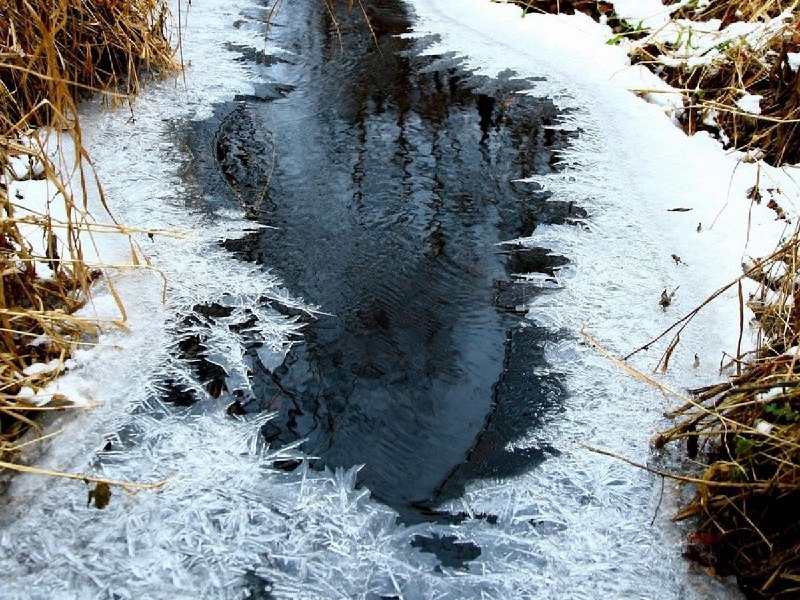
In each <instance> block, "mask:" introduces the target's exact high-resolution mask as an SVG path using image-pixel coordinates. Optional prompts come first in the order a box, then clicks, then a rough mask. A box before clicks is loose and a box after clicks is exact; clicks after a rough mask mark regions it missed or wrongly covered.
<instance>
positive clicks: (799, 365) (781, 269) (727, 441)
mask: <svg viewBox="0 0 800 600" xmlns="http://www.w3.org/2000/svg"><path fill="white" fill-rule="evenodd" d="M751 273H752V277H753V278H754V279H756V280H757V281H758V282H759V291H758V293H757V294H756V295H755V296H754V297H753V298H751V299H750V301H749V305H750V307H751V308H752V309H753V311H754V312H755V313H756V315H757V316H758V318H759V322H760V336H761V337H760V343H759V344H758V350H757V351H754V352H751V353H747V354H744V355H742V356H739V357H737V358H736V361H737V363H738V366H739V374H738V375H737V376H736V377H733V378H731V379H729V380H727V381H724V382H721V383H719V384H717V385H713V386H709V387H706V388H703V389H698V390H693V391H692V393H693V395H694V399H693V400H692V401H690V402H688V403H687V404H686V405H684V406H683V407H681V408H680V409H678V410H677V411H675V412H674V413H673V415H672V416H673V417H675V418H676V419H677V424H676V425H675V426H674V427H672V428H671V429H669V430H668V431H665V432H663V433H662V434H661V435H659V437H658V438H657V439H656V442H655V443H656V446H658V447H661V446H664V445H665V444H668V443H671V442H680V443H682V444H685V448H686V451H687V453H688V455H689V457H690V458H692V459H695V458H697V459H700V463H699V464H701V465H703V466H702V467H701V472H702V475H701V476H700V478H699V479H700V481H698V483H697V484H696V487H697V493H696V495H695V497H694V499H693V500H692V501H691V502H690V503H689V504H688V505H687V506H685V507H684V508H683V509H682V510H681V511H680V513H679V514H678V515H677V517H676V518H677V519H687V518H697V519H698V523H699V526H698V529H697V532H696V533H695V534H694V535H693V536H692V537H691V539H690V545H689V547H688V554H689V555H690V556H691V557H692V558H695V559H697V560H700V561H701V562H703V563H705V564H707V565H709V566H711V567H713V568H714V569H715V570H716V571H717V572H718V573H721V574H733V575H736V576H737V577H738V579H739V581H740V583H741V584H742V586H743V587H744V588H745V590H747V591H748V592H749V593H750V595H751V596H752V597H768V598H796V597H798V595H800V513H798V510H797V509H798V507H800V350H799V348H800V346H799V345H800V234H799V233H798V232H795V234H794V236H793V237H792V238H791V239H790V240H789V241H788V242H786V243H785V244H784V245H783V246H782V247H781V248H780V250H779V251H778V252H777V253H775V254H773V255H772V256H771V257H770V258H769V260H767V261H765V262H763V263H761V264H759V265H757V267H756V268H755V269H754V270H753V271H752V272H751Z"/></svg>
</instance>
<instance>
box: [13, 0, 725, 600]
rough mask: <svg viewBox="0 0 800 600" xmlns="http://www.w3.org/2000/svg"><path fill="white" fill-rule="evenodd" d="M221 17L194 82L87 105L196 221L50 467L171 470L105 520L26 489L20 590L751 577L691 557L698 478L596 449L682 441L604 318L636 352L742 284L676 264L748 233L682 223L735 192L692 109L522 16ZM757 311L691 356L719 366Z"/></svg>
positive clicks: (109, 355)
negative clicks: (688, 541) (705, 173)
mask: <svg viewBox="0 0 800 600" xmlns="http://www.w3.org/2000/svg"><path fill="white" fill-rule="evenodd" d="M218 4H219V3H215V2H210V0H205V1H200V2H197V1H195V2H194V3H193V6H192V7H191V8H190V11H189V14H188V29H187V30H186V31H185V40H184V49H183V51H184V56H185V60H186V61H187V63H188V64H190V67H189V69H188V71H187V77H186V86H185V87H184V85H183V83H182V82H181V81H178V82H174V81H169V82H164V83H160V84H158V85H153V86H151V88H150V89H149V90H148V91H147V92H146V93H145V94H144V95H143V96H142V97H141V98H140V99H139V100H137V102H136V103H135V104H134V106H133V116H134V117H135V119H129V118H128V117H129V116H130V115H126V114H120V113H119V112H110V111H107V110H105V109H103V108H101V107H99V106H87V109H86V113H85V119H84V123H83V128H84V130H85V131H86V137H87V138H88V139H87V145H88V147H89V148H90V150H91V154H92V156H93V157H94V159H95V161H96V163H97V166H98V170H99V172H100V174H101V177H102V179H103V181H104V182H105V185H106V191H107V193H108V195H109V197H110V198H111V200H112V202H113V211H114V213H115V216H116V217H117V218H118V219H119V220H120V221H121V222H123V223H130V224H135V225H137V226H142V227H147V226H150V227H157V228H167V229H174V230H178V231H182V232H184V233H185V234H186V236H185V237H183V238H175V239H173V238H168V237H163V238H160V237H156V239H155V240H152V241H151V240H149V239H148V238H147V237H145V236H143V238H142V239H141V240H140V243H141V245H142V247H143V248H145V250H146V251H147V252H148V253H149V254H150V256H151V257H152V260H153V262H154V264H156V265H158V266H159V267H160V268H161V269H163V271H164V273H165V275H166V278H167V281H168V282H169V284H168V285H169V289H168V294H167V303H166V305H164V304H162V303H161V288H160V285H161V279H160V277H159V275H158V274H157V273H153V272H150V271H146V270H136V271H121V272H120V273H119V282H120V283H119V289H120V292H121V293H122V294H123V296H124V298H125V302H126V307H127V308H128V311H129V325H130V328H131V332H130V333H122V332H117V331H109V332H108V333H107V334H106V335H104V337H103V339H102V340H101V341H102V343H103V345H102V346H101V347H100V348H99V349H93V350H86V351H82V352H81V353H80V354H79V355H78V356H77V357H76V365H75V367H76V368H75V369H73V370H72V371H71V372H70V373H69V374H68V375H67V376H65V377H64V379H63V380H62V381H61V382H60V383H59V385H60V386H61V388H62V390H63V391H64V392H66V393H69V394H72V395H73V396H76V397H82V398H84V399H86V400H92V401H98V402H100V403H102V404H101V406H100V407H99V408H94V409H92V410H87V411H85V412H83V413H81V414H80V415H78V416H74V417H71V418H70V419H68V420H67V419H65V420H64V422H63V423H59V425H62V426H63V427H64V432H63V433H62V434H61V435H60V436H58V437H57V438H55V440H54V441H53V442H52V443H51V444H50V446H49V447H48V448H47V449H46V450H43V451H42V455H41V457H40V464H42V465H43V466H49V467H53V468H59V469H65V470H69V471H74V472H84V473H98V474H101V475H102V476H104V477H108V478H111V479H118V480H131V481H133V480H135V481H155V480H160V479H162V478H171V479H170V481H169V483H168V484H167V485H166V486H165V487H164V488H163V489H162V490H160V491H157V492H149V491H143V492H139V493H137V494H135V495H126V494H124V493H123V492H120V491H115V493H114V495H113V496H112V498H111V503H110V504H109V506H108V507H107V508H105V509H103V510H97V509H96V508H93V507H87V503H86V499H87V498H86V488H85V486H83V485H82V484H80V483H76V482H68V481H62V480H50V479H46V480H45V479H42V478H38V477H34V476H19V477H18V478H16V480H15V481H14V483H13V485H12V486H11V488H10V490H9V493H8V494H6V496H5V497H4V502H5V504H6V506H5V508H4V510H3V512H2V514H0V569H2V573H3V582H2V589H3V592H2V595H3V598H62V597H63V598H91V597H97V598H145V597H146V598H162V597H163V598H168V597H169V598H189V597H191V598H246V597H250V598H272V597H276V598H407V599H415V598H420V599H423V598H454V599H456V598H484V597H486V598H498V599H504V598H559V599H560V598H676V599H678V598H708V597H720V598H734V597H737V592H736V591H735V590H733V589H732V588H731V587H730V586H724V585H723V584H720V583H719V582H716V581H714V580H711V579H709V578H707V577H706V576H705V575H704V574H703V573H700V572H695V570H693V569H692V568H691V567H690V566H689V565H687V564H686V563H685V562H684V561H683V559H682V558H681V544H680V540H681V536H682V534H683V531H682V530H681V529H680V528H679V527H678V526H676V525H674V524H672V523H671V522H670V521H669V518H668V517H669V512H670V510H671V509H672V507H673V503H674V497H675V494H676V492H675V489H674V487H673V485H671V484H670V483H667V484H666V485H662V482H661V481H660V480H659V479H657V478H656V477H653V476H651V475H649V474H648V473H646V472H644V471H641V470H638V469H635V468H633V467H630V466H628V465H626V464H624V463H622V462H619V461H614V460H611V459H608V458H605V457H602V456H599V455H596V454H593V453H591V452H589V451H588V450H586V449H585V447H584V446H582V443H586V444H590V445H593V446H598V447H602V448H604V449H607V450H610V451H612V452H616V453H619V454H623V455H625V456H627V457H629V458H631V459H634V460H636V461H639V462H642V463H647V462H649V461H652V460H654V457H653V456H652V455H651V452H650V450H649V445H648V442H649V439H650V437H651V435H652V433H653V431H654V430H655V429H656V428H657V427H658V426H659V425H660V424H662V423H663V421H662V416H661V415H662V413H663V412H664V410H665V408H667V406H668V405H667V403H666V401H665V399H664V398H663V397H662V396H661V395H660V394H658V393H657V392H655V391H654V390H652V389H650V388H648V387H645V386H643V385H642V384H641V383H639V382H638V381H636V380H634V379H632V378H629V377H628V376H627V375H625V374H624V373H623V372H621V371H620V370H619V369H618V368H617V367H616V366H615V365H613V364H611V363H610V362H609V361H607V360H606V359H604V358H602V357H601V356H599V355H598V354H597V353H596V352H595V351H594V350H591V349H590V348H588V347H587V346H585V345H584V344H583V343H582V342H581V337H580V335H579V334H578V331H579V330H580V328H581V326H584V325H585V326H586V327H587V328H588V329H589V330H590V331H591V332H592V333H593V334H595V335H597V336H598V337H599V338H601V339H602V340H603V341H604V343H605V344H607V345H608V346H609V347H610V348H611V349H612V350H614V351H616V352H619V353H624V352H625V351H628V350H631V349H633V348H634V347H636V346H637V345H638V344H640V343H643V342H645V341H647V339H648V337H649V334H651V333H656V332H658V331H660V330H661V329H662V328H664V327H665V326H666V325H668V324H670V323H671V322H672V321H674V320H675V318H676V317H677V316H680V315H681V314H683V313H684V312H686V310H688V309H690V308H692V307H693V306H695V305H696V304H697V303H698V302H699V301H700V300H702V299H703V298H704V297H705V296H706V295H707V294H708V293H709V292H710V291H713V289H715V288H716V287H718V285H719V284H721V283H723V282H725V281H727V279H729V278H730V275H731V273H729V272H728V273H726V272H725V270H724V269H720V271H719V272H714V273H706V272H697V271H692V270H691V269H689V268H688V267H686V265H684V264H681V263H678V262H676V261H674V260H673V259H672V257H671V255H672V254H680V255H681V256H691V255H692V253H702V252H707V253H713V252H721V251H720V250H717V249H715V247H714V245H713V244H712V243H711V242H707V241H706V239H705V238H703V237H702V236H699V235H697V234H696V233H695V229H696V226H697V223H698V221H699V222H710V220H711V218H713V213H711V214H705V213H702V212H701V211H697V212H696V213H693V214H692V215H691V216H689V217H686V216H684V214H683V213H672V212H668V210H667V209H668V208H672V207H674V206H681V205H683V204H685V203H687V202H690V196H691V195H692V194H696V193H702V192H703V191H704V188H703V186H704V185H707V186H708V190H711V189H712V188H713V186H714V185H716V184H717V183H718V182H716V181H711V180H709V179H704V178H703V177H702V173H700V172H699V171H698V170H697V169H696V168H695V166H694V165H693V164H692V163H691V162H690V161H689V159H688V157H687V156H686V154H685V153H684V152H681V150H680V149H679V147H678V144H679V142H680V140H682V135H681V134H680V133H679V132H678V131H677V129H674V128H672V127H671V126H670V125H669V124H668V123H661V124H660V126H659V127H655V128H653V127H652V126H651V125H652V122H653V120H657V119H658V118H659V116H660V115H659V109H658V108H657V107H654V106H652V105H647V104H645V103H644V102H642V101H641V100H638V99H637V98H635V97H634V96H633V95H632V94H629V93H628V92H625V91H621V90H618V89H616V88H615V87H612V86H610V85H608V81H607V80H608V77H607V74H604V72H603V71H602V69H600V68H596V67H597V65H595V64H594V63H593V61H594V60H597V61H598V65H599V64H600V62H601V58H602V57H598V56H594V55H593V54H592V53H591V51H590V50H588V49H587V48H582V47H580V46H579V45H576V46H575V47H571V46H570V45H569V43H568V42H567V39H566V38H565V37H564V35H563V32H562V31H560V30H559V27H562V26H563V23H561V22H560V21H555V20H554V21H543V22H542V23H539V22H538V21H537V23H539V24H538V25H537V24H536V23H533V24H530V25H529V24H528V23H527V20H526V22H525V24H524V27H523V25H522V24H521V23H518V22H517V21H519V16H518V12H514V13H513V14H512V13H511V12H510V11H515V10H516V9H513V8H512V7H508V6H499V5H492V4H490V3H488V2H486V3H477V2H476V3H472V2H469V3H465V2H455V1H452V2H451V1H449V0H441V1H438V2H437V1H435V0H415V1H413V2H408V3H401V2H393V1H390V0H382V1H376V2H372V3H371V4H370V6H371V8H370V11H371V16H372V22H373V27H374V33H375V35H376V41H377V43H378V47H379V48H380V52H379V51H377V49H376V45H375V41H373V39H372V32H370V31H369V30H368V29H367V28H366V27H364V25H363V22H362V20H361V19H360V16H359V15H358V13H353V14H351V15H349V16H348V15H346V14H345V13H344V12H343V13H342V15H341V16H340V20H339V24H338V31H337V28H336V27H335V26H334V25H333V24H332V22H331V21H330V16H329V15H328V13H327V12H326V11H325V9H324V6H323V5H322V4H321V3H319V2H314V1H310V0H309V1H302V2H294V3H287V4H286V5H284V6H281V8H280V11H278V13H277V16H276V17H275V18H274V21H273V23H272V25H271V29H270V30H269V33H268V38H267V41H265V40H264V23H265V20H266V19H267V15H268V9H267V8H265V7H264V6H262V5H260V4H258V3H257V2H249V1H247V0H232V1H230V2H226V3H224V5H218ZM467 5H469V6H471V7H474V8H475V9H476V10H478V9H480V17H479V18H476V17H475V15H472V14H470V10H469V8H467ZM484 13H485V15H484ZM495 18H496V19H497V21H496V22H495V21H494V20H493V19H495ZM571 23H572V25H571V26H573V27H574V26H578V25H579V24H582V23H583V21H579V20H576V21H573V22H571ZM586 26H587V27H588V26H589V25H588V24H586ZM339 35H341V42H340V41H339V38H338V36H339ZM611 51H612V50H609V52H611ZM698 143H701V142H698ZM134 159H135V160H134ZM666 166H669V169H667V168H666ZM676 179H679V180H685V181H690V182H693V183H692V185H691V186H690V185H687V186H686V187H681V186H676V185H674V182H675V180H676ZM522 180H524V181H522ZM708 193H709V194H710V193H712V192H711V191H708ZM722 222H723V223H724V217H723V220H722ZM109 244H110V245H109V250H108V253H109V254H108V255H107V259H108V260H109V262H122V261H124V260H125V256H126V255H125V252H126V248H125V244H124V243H122V244H120V247H119V248H116V247H114V246H113V244H114V242H113V241H111V242H109ZM706 245H707V246H706ZM115 253H116V254H115ZM109 256H110V258H109ZM686 262H687V263H688V264H689V266H691V261H689V260H687V261H686ZM733 266H734V267H735V265H733ZM676 287H680V290H681V293H680V294H679V295H677V296H676V299H675V303H674V306H673V307H671V309H670V311H662V310H661V308H660V307H659V304H658V300H659V297H660V294H661V291H662V289H664V288H668V289H674V288H676ZM93 309H95V310H96V311H97V312H98V313H100V314H107V313H110V312H111V311H112V309H113V302H112V301H111V299H110V297H109V295H108V294H104V293H103V292H102V290H100V292H99V293H98V295H97V299H96V301H95V305H94V306H93ZM709 324H714V327H713V328H711V327H710V326H709ZM723 324H725V323H723V318H722V316H721V315H719V314H717V313H715V312H714V309H713V308H712V309H711V310H710V311H709V312H708V313H707V314H705V315H703V317H702V322H700V323H699V324H698V326H697V327H695V328H694V329H692V330H690V331H688V332H687V333H686V335H685V336H684V337H683V339H682V345H681V347H679V349H678V351H676V353H675V355H674V357H673V360H672V362H673V373H672V374H673V375H674V376H675V377H677V378H680V379H679V380H680V381H682V382H684V383H686V382H688V383H691V384H698V383H700V382H704V381H708V380H709V378H712V379H713V378H714V377H715V376H716V373H715V369H714V367H715V365H716V363H717V362H718V359H719V351H720V349H721V348H725V347H726V346H725V344H729V343H730V341H731V337H730V332H729V331H728V330H727V329H726V327H724V326H723ZM725 325H726V324H725ZM734 325H735V324H734ZM712 329H713V333H709V330H712ZM657 354H659V353H658V352H655V353H653V354H652V355H644V356H639V357H637V360H638V361H639V362H638V363H637V366H638V367H640V368H641V369H643V370H649V369H652V367H653V366H654V363H655V362H656V360H657ZM695 354H698V355H699V359H700V364H701V365H702V366H701V368H699V369H693V368H692V363H693V362H694V355H695ZM265 411H274V415H273V416H271V417H268V416H267V413H266V412H265ZM267 441H268V442H269V444H268V443H267ZM308 455H312V456H313V457H314V458H313V460H307V459H306V458H307V457H308ZM360 464H363V465H364V466H363V467H362V468H359V467H358V466H357V465H360Z"/></svg>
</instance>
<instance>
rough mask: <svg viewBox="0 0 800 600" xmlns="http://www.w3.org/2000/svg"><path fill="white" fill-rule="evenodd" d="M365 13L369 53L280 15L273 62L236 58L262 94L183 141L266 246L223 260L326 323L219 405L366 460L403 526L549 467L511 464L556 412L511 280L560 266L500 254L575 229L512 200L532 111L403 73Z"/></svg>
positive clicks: (536, 108) (360, 35)
mask: <svg viewBox="0 0 800 600" xmlns="http://www.w3.org/2000/svg"><path fill="white" fill-rule="evenodd" d="M370 6H371V8H370V9H369V12H370V19H371V25H372V28H373V31H374V33H375V35H376V36H377V44H376V40H375V39H373V37H372V32H371V31H370V29H369V28H368V27H366V26H365V24H364V20H363V17H362V15H361V14H360V13H358V12H357V11H354V12H353V13H352V14H349V13H347V11H344V10H342V11H340V12H339V14H338V15H337V21H338V24H334V22H333V21H332V19H331V17H330V15H329V14H328V13H327V12H326V11H325V9H324V6H323V3H320V2H294V3H284V4H283V5H282V6H281V12H280V14H279V15H278V17H277V20H276V22H275V23H274V24H273V25H272V27H271V29H270V31H269V40H270V41H269V43H270V44H271V45H276V46H279V47H281V48H283V49H285V50H286V51H287V52H286V54H284V55H282V56H280V57H279V58H274V57H271V58H269V57H265V56H264V55H263V53H259V52H257V51H256V50H254V49H247V48H239V50H241V51H242V52H243V58H242V60H246V61H248V62H250V63H251V64H252V65H253V68H254V70H255V72H256V73H257V74H258V75H259V77H261V78H262V81H261V82H260V83H259V84H257V85H256V91H255V93H254V94H253V95H252V96H247V97H241V98H238V99H237V100H238V101H237V102H235V103H231V104H229V105H225V106H221V107H218V110H217V113H216V116H215V117H214V118H213V119H211V120H209V121H206V122H204V123H199V124H196V125H195V126H194V129H193V131H192V132H191V133H190V143H191V145H192V148H193V151H194V153H195V161H194V163H193V172H194V174H195V175H196V177H197V179H198V181H199V182H200V184H201V187H202V189H203V190H204V192H205V195H206V196H207V197H208V198H209V207H210V208H211V209H212V210H213V209H214V208H216V207H222V206H225V204H226V203H228V204H229V203H231V202H238V203H241V204H242V205H244V206H245V207H246V208H247V211H248V215H249V216H250V217H252V218H254V219H255V218H257V219H258V220H260V221H261V222H262V223H264V224H267V225H270V226H272V227H274V229H272V228H271V229H264V230H259V231H258V232H254V233H253V234H252V235H250V236H249V237H246V238H244V239H241V240H228V241H226V246H227V247H228V248H229V249H230V250H231V251H233V252H236V253H237V254H238V255H240V256H241V257H242V258H243V259H246V260H253V261H257V262H259V263H263V264H264V265H265V266H266V267H267V268H269V269H270V270H271V271H273V272H274V273H277V274H278V275H279V276H280V277H281V279H282V281H283V282H284V285H285V288H286V290H287V291H288V292H289V293H290V294H291V295H293V296H295V297H300V298H303V299H304V300H305V301H306V302H308V303H309V304H312V305H316V306H318V307H319V308H320V310H321V311H323V312H324V313H325V314H321V315H318V316H317V317H316V318H315V319H309V323H308V325H307V327H306V329H305V335H304V337H303V339H302V340H301V341H300V342H299V343H298V344H297V345H296V346H295V347H294V348H293V349H292V350H291V351H290V352H289V354H288V355H287V357H286V359H285V361H284V362H283V364H281V365H280V366H277V367H275V365H270V366H271V367H272V368H267V367H266V366H264V365H263V364H261V363H258V362H257V361H256V362H255V363H254V370H255V373H254V377H255V379H256V381H255V386H254V387H255V390H256V397H255V398H243V399H241V401H240V402H239V403H238V406H237V407H236V408H237V409H239V410H244V411H247V412H253V411H264V410H268V411H275V412H276V413H277V416H276V418H275V419H274V421H272V422H271V423H269V424H268V425H267V427H266V428H265V436H266V437H267V439H268V440H269V441H270V442H271V443H273V444H276V445H280V444H286V443H290V442H293V441H296V440H299V439H305V440H306V441H305V443H304V445H303V449H304V450H305V451H306V452H308V453H309V454H312V455H315V456H318V457H320V459H321V461H322V463H323V464H324V465H328V466H351V465H354V464H361V463H363V464H364V465H365V466H364V468H363V470H362V471H361V482H362V483H363V485H366V486H367V487H368V488H369V489H370V490H371V492H372V494H373V495H374V496H375V497H377V498H379V499H380V500H382V501H384V502H386V503H388V504H389V505H391V506H393V507H395V508H397V509H398V510H399V511H401V514H404V515H405V518H407V519H410V518H413V516H409V515H410V514H419V513H415V511H414V510H409V509H410V508H411V507H413V508H414V509H415V510H417V511H419V510H421V511H423V512H424V511H425V510H426V508H427V507H428V506H430V505H431V504H432V503H434V502H437V501H441V500H443V499H446V498H450V497H454V496H457V495H458V494H460V493H461V492H462V491H463V485H464V483H466V482H467V481H468V480H469V479H472V478H475V477H502V476H507V475H511V474H514V473H519V472H522V471H524V470H525V469H528V468H531V467H532V466H533V465H535V464H537V462H539V461H541V460H543V459H544V458H545V457H546V455H547V453H548V452H552V451H553V450H550V449H548V448H527V449H515V446H514V443H515V442H519V441H520V440H521V439H523V438H524V437H526V435H528V434H529V433H530V432H531V431H532V430H534V429H535V428H536V427H538V426H540V425H541V424H542V422H543V419H544V418H546V416H547V415H548V414H551V413H552V412H554V411H557V410H558V407H559V404H560V398H561V396H563V394H564V390H563V387H562V385H561V383H560V381H559V377H558V375H557V374H554V373H553V371H552V369H551V368H550V365H547V364H546V362H545V359H544V344H545V343H546V342H547V339H546V336H547V334H545V333H544V331H543V330H541V329H539V328H537V327H535V326H533V325H532V324H531V323H529V322H528V323H525V322H524V321H523V319H522V317H521V315H523V314H524V304H525V302H526V301H527V300H529V299H530V298H531V297H532V295H534V294H538V293H544V292H543V291H542V290H541V289H540V288H539V287H536V286H534V285H533V284H531V283H526V282H525V281H523V280H521V279H520V277H519V276H520V275H524V274H526V273H532V272H538V273H546V274H550V275H552V274H553V273H554V269H556V268H557V267H558V266H560V265H563V264H565V263H566V260H565V259H563V258H561V257H558V256H551V255H549V254H548V253H547V252H546V251H545V250H543V249H523V248H521V247H518V246H513V245H504V246H498V245H497V244H498V242H502V241H505V240H509V239H515V238H518V237H524V236H528V235H530V234H531V233H532V232H533V230H534V229H535V227H536V226H537V225H538V224H540V223H543V222H544V223H552V222H565V221H569V220H570V219H572V218H576V217H581V216H584V215H583V213H582V211H581V210H580V209H579V208H577V207H574V206H572V205H571V204H564V203H554V202H550V203H545V199H546V195H545V194H544V193H543V192H541V191H537V188H536V187H535V186H533V185H532V184H518V183H517V184H515V183H513V180H515V179H518V178H522V177H527V176H530V175H532V174H535V173H544V172H548V171H550V170H552V169H553V166H552V165H553V164H554V162H555V159H554V153H555V152H556V151H557V150H558V149H559V148H561V147H563V146H564V145H565V143H566V140H565V138H564V135H563V134H559V133H556V132H554V131H553V130H552V129H548V128H547V126H548V125H553V124H554V123H555V122H556V120H557V117H558V115H557V112H556V110H555V108H554V107H553V105H552V104H551V103H550V102H548V101H545V100H536V99H533V98H531V97H529V96H526V95H519V94H515V93H514V92H516V91H519V90H523V89H525V88H526V85H525V82H521V81H515V80H514V79H513V78H512V77H511V74H508V76H506V77H501V78H499V79H498V80H489V79H486V78H479V77H475V76H471V75H469V74H468V73H466V72H465V71H464V70H463V69H461V68H460V67H459V65H458V63H457V61H455V60H454V59H452V58H447V57H438V58H435V59H431V58H421V57H418V56H417V53H416V52H415V48H417V47H418V46H419V44H420V43H421V42H419V41H412V40H407V39H401V38H399V37H397V34H401V33H403V32H405V31H407V30H408V28H409V20H408V19H409V17H408V16H407V15H406V14H405V13H404V9H403V6H402V5H401V4H400V3H399V2H392V1H389V0H382V1H376V2H371V3H370ZM209 140H213V143H211V142H209Z"/></svg>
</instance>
